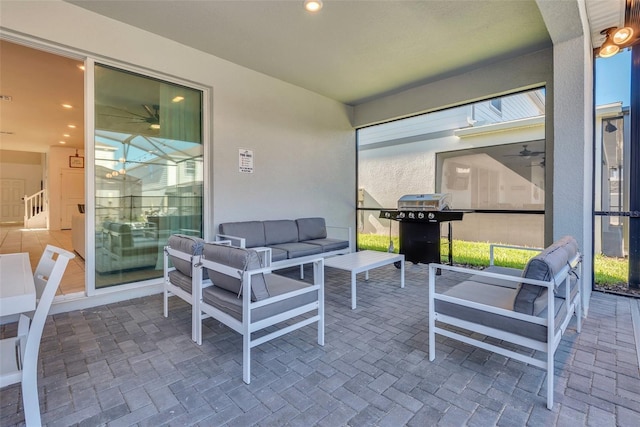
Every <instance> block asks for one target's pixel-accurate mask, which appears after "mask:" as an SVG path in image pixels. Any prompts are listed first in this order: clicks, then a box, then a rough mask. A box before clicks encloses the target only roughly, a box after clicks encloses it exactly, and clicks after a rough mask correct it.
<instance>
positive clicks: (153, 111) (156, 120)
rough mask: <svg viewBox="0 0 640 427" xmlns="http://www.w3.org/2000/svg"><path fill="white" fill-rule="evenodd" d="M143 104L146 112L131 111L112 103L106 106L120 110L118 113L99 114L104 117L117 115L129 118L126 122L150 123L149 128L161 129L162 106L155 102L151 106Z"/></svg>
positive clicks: (121, 117)
mask: <svg viewBox="0 0 640 427" xmlns="http://www.w3.org/2000/svg"><path fill="white" fill-rule="evenodd" d="M141 106H142V108H143V109H144V114H141V113H136V112H133V111H129V110H127V109H125V108H118V107H113V106H110V105H107V106H105V108H109V109H111V110H115V111H117V112H118V114H106V113H98V114H99V115H100V116H104V117H116V118H120V119H128V120H129V121H126V122H124V123H148V124H149V129H160V106H159V105H155V104H154V105H151V106H149V105H146V104H141Z"/></svg>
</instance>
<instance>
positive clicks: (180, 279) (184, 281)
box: [169, 270, 192, 293]
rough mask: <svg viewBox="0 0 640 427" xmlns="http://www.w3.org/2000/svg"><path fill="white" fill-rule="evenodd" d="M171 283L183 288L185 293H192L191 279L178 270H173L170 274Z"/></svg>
mask: <svg viewBox="0 0 640 427" xmlns="http://www.w3.org/2000/svg"><path fill="white" fill-rule="evenodd" d="M169 281H170V282H171V283H172V284H173V285H175V286H177V287H179V288H181V289H182V290H183V291H186V292H189V293H191V288H192V284H191V281H192V279H191V277H189V276H187V275H185V274H182V273H181V272H180V271H178V270H172V271H170V272H169Z"/></svg>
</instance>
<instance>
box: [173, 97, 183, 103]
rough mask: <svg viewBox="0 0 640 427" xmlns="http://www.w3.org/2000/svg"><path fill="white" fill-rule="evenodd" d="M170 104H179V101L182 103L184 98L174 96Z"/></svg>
mask: <svg viewBox="0 0 640 427" xmlns="http://www.w3.org/2000/svg"><path fill="white" fill-rule="evenodd" d="M171 101H172V102H180V101H184V96H176V97H175V98H173V99H172V100H171Z"/></svg>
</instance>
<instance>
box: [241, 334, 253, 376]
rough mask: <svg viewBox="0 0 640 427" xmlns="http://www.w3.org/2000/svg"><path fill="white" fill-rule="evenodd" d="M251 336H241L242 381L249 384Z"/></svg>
mask: <svg viewBox="0 0 640 427" xmlns="http://www.w3.org/2000/svg"><path fill="white" fill-rule="evenodd" d="M250 341H251V334H244V335H243V336H242V380H243V381H244V382H245V383H246V384H249V383H250V382H251V342H250Z"/></svg>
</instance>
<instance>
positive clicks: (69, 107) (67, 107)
mask: <svg viewBox="0 0 640 427" xmlns="http://www.w3.org/2000/svg"><path fill="white" fill-rule="evenodd" d="M62 108H66V109H67V110H70V109H72V108H73V105H71V104H62Z"/></svg>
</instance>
